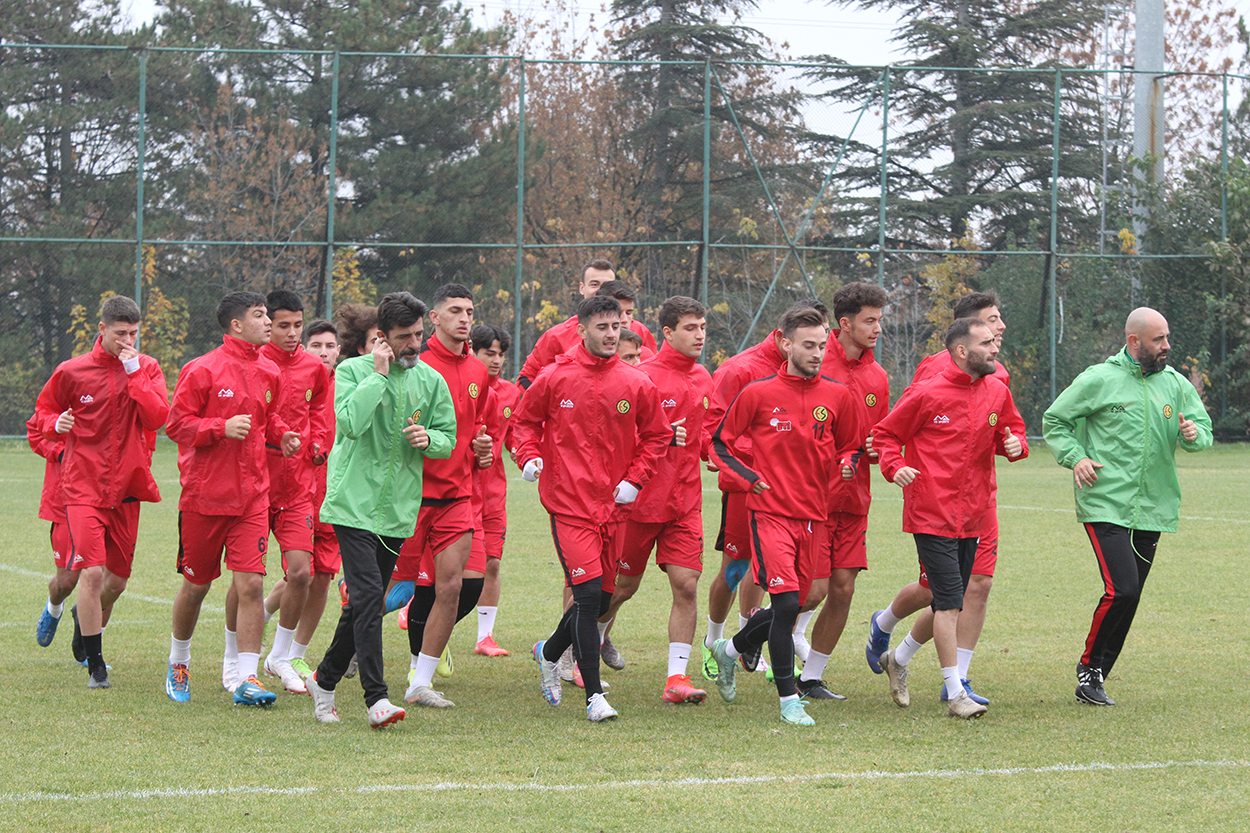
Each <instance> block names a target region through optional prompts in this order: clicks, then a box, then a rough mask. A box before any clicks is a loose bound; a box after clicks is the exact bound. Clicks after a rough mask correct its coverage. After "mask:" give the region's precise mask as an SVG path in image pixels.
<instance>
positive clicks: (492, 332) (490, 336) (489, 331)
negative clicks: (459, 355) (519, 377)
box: [469, 324, 512, 353]
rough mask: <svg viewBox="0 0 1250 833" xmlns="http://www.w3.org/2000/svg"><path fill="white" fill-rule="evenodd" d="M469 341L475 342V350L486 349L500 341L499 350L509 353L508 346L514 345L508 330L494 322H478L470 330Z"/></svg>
mask: <svg viewBox="0 0 1250 833" xmlns="http://www.w3.org/2000/svg"><path fill="white" fill-rule="evenodd" d="M469 341H470V342H472V343H473V350H474V351H475V352H476V351H478V350H485V349H487V348H489V347H490V346H491V345H492V344H494V343H495V342H496V341H497V342H499V352H501V353H507V352H508V348H509V347H511V346H512V338H511V337H510V336H509V335H508V331H507V330H505V329H504V328H503V327H496V326H495V325H494V324H477V325H475V326H474V327H473V329H472V330H470V331H469Z"/></svg>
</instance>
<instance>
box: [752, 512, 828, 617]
mask: <svg viewBox="0 0 1250 833" xmlns="http://www.w3.org/2000/svg"><path fill="white" fill-rule="evenodd" d="M818 527H819V525H818V524H817V523H816V522H815V521H800V520H795V519H794V518H783V517H781V516H780V515H770V514H768V513H767V512H752V513H751V557H752V558H753V559H754V561H753V564H754V567H755V583H756V584H758V585H759V586H760V587H763V588H764V589H765V590H767V591H768V592H769V593H789V592H791V591H795V590H797V591H798V594H799V604H803V603H804V602H806V601H807V591H809V590H811V588H812V565H814V564H815V561H816V549H817V547H818V545H819V543H820V538H821V535H820V533H819V532H818Z"/></svg>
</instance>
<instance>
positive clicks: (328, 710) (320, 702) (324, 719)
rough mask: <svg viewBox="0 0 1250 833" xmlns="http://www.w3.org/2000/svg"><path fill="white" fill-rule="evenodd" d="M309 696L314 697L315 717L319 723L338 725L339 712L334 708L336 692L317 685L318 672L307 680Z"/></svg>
mask: <svg viewBox="0 0 1250 833" xmlns="http://www.w3.org/2000/svg"><path fill="white" fill-rule="evenodd" d="M307 685H308V695H309V696H310V697H312V702H313V717H315V718H317V722H318V723H338V722H339V712H338V709H336V708H334V692H333V691H328V690H326V689H324V688H322V687H321V686H319V685H317V672H315V671H314V672H313V673H312V674H311V675H309V677H308V680H307Z"/></svg>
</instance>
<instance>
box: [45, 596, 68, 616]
mask: <svg viewBox="0 0 1250 833" xmlns="http://www.w3.org/2000/svg"><path fill="white" fill-rule="evenodd" d="M64 612H65V602H61V603H60V604H59V605H54V604H52V600H51V599H48V615H49V616H51V617H52V618H53V619H60V618H61V614H62V613H64Z"/></svg>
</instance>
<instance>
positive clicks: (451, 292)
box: [401, 283, 473, 326]
mask: <svg viewBox="0 0 1250 833" xmlns="http://www.w3.org/2000/svg"><path fill="white" fill-rule="evenodd" d="M448 298H468V299H469V300H470V301H472V300H473V291H472V290H471V289H469V287H467V286H465V285H464V284H461V283H445V284H443V285H442V286H440V287H439V288H438V289H436V290H434V299H433V300H432V301H430V306H432V307H436V306H438V305H439V304H441V303H443V301H446V300H447V299H448ZM401 326H402V325H401Z"/></svg>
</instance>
